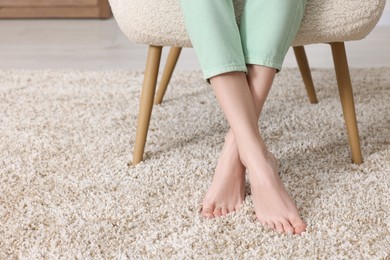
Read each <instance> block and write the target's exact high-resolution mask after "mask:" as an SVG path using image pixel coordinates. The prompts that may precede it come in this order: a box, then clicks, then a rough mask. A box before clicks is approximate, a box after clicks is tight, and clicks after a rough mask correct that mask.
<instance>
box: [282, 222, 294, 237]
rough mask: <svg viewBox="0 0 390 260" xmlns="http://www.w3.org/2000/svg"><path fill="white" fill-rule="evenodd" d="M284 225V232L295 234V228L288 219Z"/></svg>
mask: <svg viewBox="0 0 390 260" xmlns="http://www.w3.org/2000/svg"><path fill="white" fill-rule="evenodd" d="M282 224H283V229H284V232H286V233H289V234H294V228H293V226H291V224H290V222H289V221H288V220H286V219H285V220H283V221H282Z"/></svg>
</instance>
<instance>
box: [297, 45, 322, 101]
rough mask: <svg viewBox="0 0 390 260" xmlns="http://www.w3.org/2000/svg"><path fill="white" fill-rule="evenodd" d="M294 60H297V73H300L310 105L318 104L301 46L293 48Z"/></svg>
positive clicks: (304, 53)
mask: <svg viewBox="0 0 390 260" xmlns="http://www.w3.org/2000/svg"><path fill="white" fill-rule="evenodd" d="M293 49H294V53H295V58H296V59H297V63H298V67H299V71H300V72H301V75H302V79H303V83H304V84H305V87H306V91H307V95H308V96H309V100H310V103H312V104H316V103H318V100H317V95H316V91H315V89H314V84H313V79H312V77H311V72H310V67H309V62H308V61H307V56H306V52H305V48H304V47H303V46H296V47H293Z"/></svg>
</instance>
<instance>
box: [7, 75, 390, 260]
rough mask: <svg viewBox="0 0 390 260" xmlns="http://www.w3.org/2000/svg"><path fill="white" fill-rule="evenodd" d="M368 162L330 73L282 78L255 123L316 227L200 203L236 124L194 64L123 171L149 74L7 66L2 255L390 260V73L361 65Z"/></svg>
mask: <svg viewBox="0 0 390 260" xmlns="http://www.w3.org/2000/svg"><path fill="white" fill-rule="evenodd" d="M351 76H352V80H353V82H352V83H353V87H354V94H355V102H356V109H357V117H358V121H359V130H360V138H361V144H362V151H363V155H364V160H365V161H364V163H363V164H362V165H359V166H357V165H354V164H351V161H350V154H349V146H348V141H347V136H346V131H345V126H344V120H343V117H342V110H341V105H340V100H339V97H338V92H337V85H336V81H335V75H334V71H333V70H326V69H317V70H313V78H314V81H315V85H316V89H317V94H318V98H319V101H320V102H319V103H318V104H316V105H312V104H309V102H308V99H307V96H306V92H305V89H304V86H303V84H302V81H301V78H300V75H299V72H298V71H297V70H296V69H285V70H283V71H282V72H281V73H280V74H279V75H278V76H277V79H276V82H275V84H274V87H273V88H272V90H271V93H270V96H269V99H268V101H267V103H266V105H265V108H264V110H263V115H262V119H261V120H260V122H259V127H260V129H261V131H262V133H263V135H264V138H265V139H266V142H267V143H268V145H269V148H270V150H271V151H273V152H274V153H275V154H276V156H277V157H278V158H279V162H280V174H281V178H282V180H283V182H284V183H285V185H286V188H287V190H288V192H289V193H290V194H291V195H292V197H293V198H294V200H295V201H296V203H297V206H298V208H299V209H300V212H301V214H302V217H303V219H304V220H305V221H306V223H307V224H308V228H307V232H306V233H305V234H303V235H302V236H298V235H295V236H292V235H280V234H277V233H275V232H272V231H269V230H265V229H263V228H262V227H261V225H260V224H259V223H258V222H256V221H254V219H253V216H254V209H253V204H252V201H251V195H250V190H249V184H247V187H246V188H247V196H246V200H245V202H244V205H243V208H242V209H241V210H240V211H238V212H236V213H233V214H230V215H228V216H226V217H223V218H219V219H214V220H206V219H203V218H202V217H201V216H200V215H199V213H198V211H199V209H200V203H201V200H202V198H203V196H204V193H205V191H206V190H207V187H208V185H209V184H210V182H211V180H212V176H213V171H214V167H215V165H216V162H217V159H218V155H219V152H220V150H221V148H222V145H223V141H224V135H225V133H226V132H227V130H228V125H227V123H226V121H225V119H224V117H223V114H222V112H221V110H220V108H219V107H218V104H217V102H216V99H215V97H214V95H213V93H212V90H211V88H210V86H208V85H207V84H206V83H205V82H204V81H203V80H202V77H201V73H200V72H199V71H192V72H191V71H188V72H177V73H176V74H174V76H173V78H172V81H171V85H170V87H169V89H168V91H167V94H166V97H165V101H164V103H163V104H162V105H159V106H155V108H154V110H153V115H152V121H151V125H150V130H149V136H148V142H147V146H146V156H145V161H144V162H142V163H141V164H138V165H137V166H135V167H133V166H128V163H129V162H130V161H131V156H132V155H131V153H132V147H133V143H134V139H135V128H136V118H137V112H138V105H139V103H138V99H139V95H140V90H141V85H142V79H143V73H142V72H141V71H131V72H128V71H75V70H74V71H69V70H44V71H16V70H9V71H1V72H0V123H1V124H0V156H1V157H0V258H1V259H12V258H21V259H23V258H25V259H43V258H45V259H53V258H66V259H75V258H77V259H91V258H93V259H95V258H98V259H124V258H131V259H139V258H147V259H157V258H161V259H188V258H196V259H222V258H237V259H248V258H250V259H253V258H266V259H272V258H273V259H336V258H337V259H386V258H387V259H388V258H389V255H390V196H389V193H390V192H389V191H390V112H389V111H390V68H378V69H352V70H351Z"/></svg>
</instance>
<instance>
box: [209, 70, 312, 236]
mask: <svg viewBox="0 0 390 260" xmlns="http://www.w3.org/2000/svg"><path fill="white" fill-rule="evenodd" d="M211 85H212V86H213V89H214V92H215V95H216V97H217V99H218V102H219V104H220V105H221V108H222V110H223V111H224V114H225V116H226V118H227V120H228V122H229V124H230V126H231V129H232V131H233V133H234V137H235V139H236V143H237V147H238V151H239V157H240V159H241V162H242V163H243V164H244V165H245V166H246V168H247V169H248V174H249V181H250V183H251V190H252V198H253V202H254V205H255V211H256V216H257V218H258V219H259V220H260V221H261V223H262V224H263V225H265V226H268V227H270V228H273V229H276V230H278V231H279V232H292V233H295V234H300V233H302V232H303V231H305V229H306V225H305V223H304V222H303V221H302V219H301V218H300V216H299V212H298V209H297V208H296V206H295V204H294V202H293V201H292V199H291V198H290V196H289V195H288V193H287V192H286V190H285V189H284V187H283V185H282V183H281V180H280V178H279V175H278V170H277V161H276V158H275V157H274V156H273V155H272V154H271V153H270V152H269V151H268V149H267V147H266V145H265V143H264V140H263V139H262V137H261V135H260V132H259V130H258V126H257V120H258V118H257V112H256V106H255V104H254V102H253V97H252V94H251V91H250V89H249V86H248V81H247V79H246V77H245V74H244V73H243V72H231V73H225V74H222V75H218V76H216V77H213V78H212V79H211Z"/></svg>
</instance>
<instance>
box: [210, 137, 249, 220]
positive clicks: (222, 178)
mask: <svg viewBox="0 0 390 260" xmlns="http://www.w3.org/2000/svg"><path fill="white" fill-rule="evenodd" d="M232 137H233V134H232V132H231V131H229V133H228V134H227V135H226V138H225V144H224V147H223V149H222V152H221V156H220V157H219V160H218V163H217V167H216V170H215V174H214V177H213V182H212V184H211V186H210V188H209V190H208V191H207V194H206V196H205V198H204V199H203V203H202V204H203V205H202V215H203V216H204V217H207V218H214V217H220V216H225V215H226V214H228V213H231V212H233V211H236V210H238V209H239V208H240V207H241V204H242V202H243V201H244V198H245V167H244V166H243V165H242V163H241V161H240V157H239V155H238V150H237V146H236V144H235V143H234V138H232Z"/></svg>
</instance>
